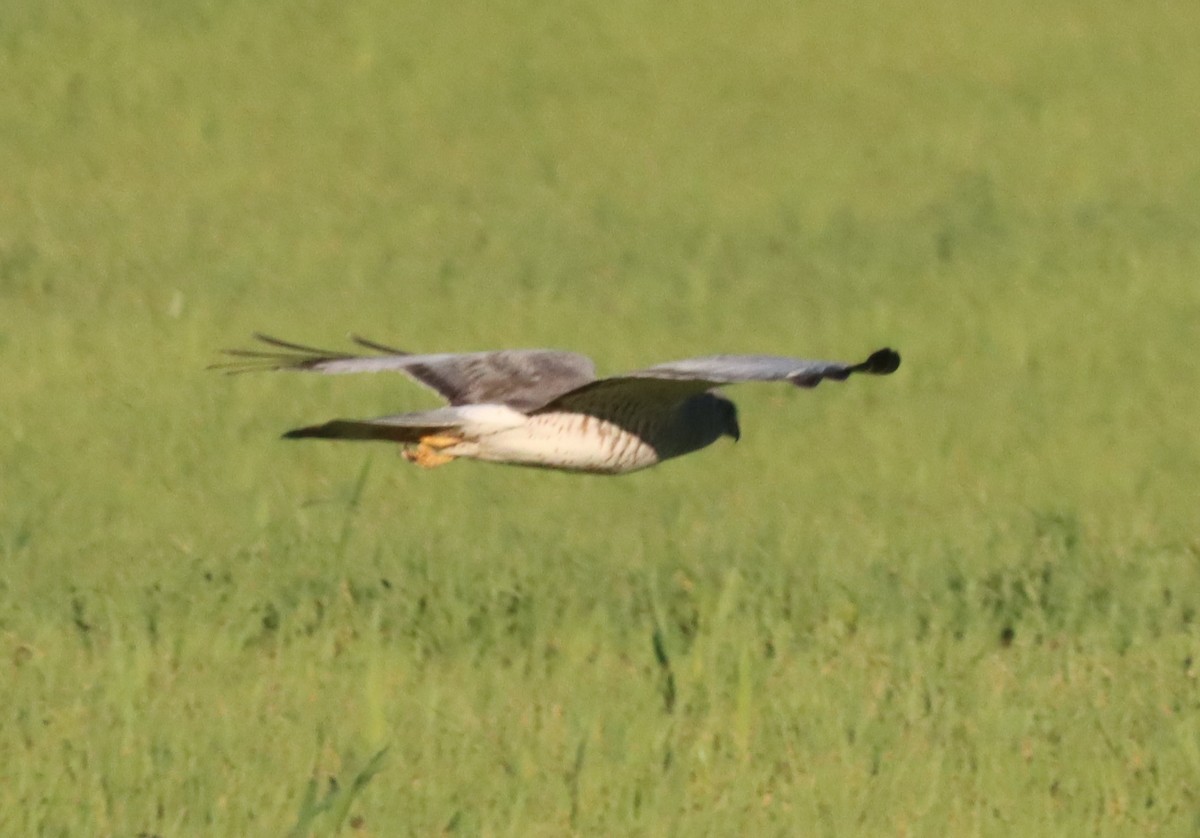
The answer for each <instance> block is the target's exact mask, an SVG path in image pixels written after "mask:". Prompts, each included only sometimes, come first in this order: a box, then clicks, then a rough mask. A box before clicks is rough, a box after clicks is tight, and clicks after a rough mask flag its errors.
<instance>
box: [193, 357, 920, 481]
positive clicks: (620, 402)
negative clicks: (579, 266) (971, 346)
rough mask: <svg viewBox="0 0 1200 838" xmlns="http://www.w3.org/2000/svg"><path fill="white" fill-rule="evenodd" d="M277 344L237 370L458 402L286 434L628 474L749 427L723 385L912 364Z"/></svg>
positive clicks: (805, 383) (438, 461)
mask: <svg viewBox="0 0 1200 838" xmlns="http://www.w3.org/2000/svg"><path fill="white" fill-rule="evenodd" d="M255 337H256V338H257V339H258V340H259V341H261V342H262V343H264V344H267V345H268V346H269V347H271V348H270V349H266V348H264V349H230V350H226V354H228V355H232V356H234V357H235V358H238V359H239V360H237V361H232V362H228V363H224V364H217V365H215V366H216V367H217V368H220V369H224V370H226V371H228V372H249V371H251V370H309V371H312V372H322V373H354V372H380V371H384V370H387V371H395V372H402V373H405V374H407V375H408V376H410V377H411V378H414V379H416V380H417V381H419V382H420V383H422V384H424V385H426V386H427V387H430V388H432V389H433V390H435V391H437V393H439V394H440V395H441V396H442V397H444V398H445V399H446V400H447V401H448V402H449V403H450V404H449V406H447V407H441V408H437V409H435V410H423V411H419V412H417V413H402V414H399V415H396V416H383V417H380V418H378V419H335V420H334V421H332V422H326V423H325V424H323V425H312V426H310V427H306V428H298V429H296V430H293V431H288V432H287V433H286V434H284V435H283V436H284V438H285V439H300V438H304V437H320V438H324V439H351V440H383V441H387V442H394V443H399V444H400V445H402V446H404V456H405V457H406V458H407V459H408V460H409V461H411V462H414V463H416V464H417V465H419V466H423V467H425V468H433V467H434V466H439V465H442V464H443V463H448V462H450V461H451V460H453V459H455V458H456V457H467V458H471V459H476V460H486V461H489V462H495V463H512V464H516V465H524V466H536V467H540V468H549V469H558V470H561V471H578V472H591V473H597V474H625V473H626V472H630V471H637V470H638V469H643V468H648V467H649V466H653V465H656V464H658V463H661V462H662V461H663V460H666V459H670V458H671V457H678V456H680V455H681V454H688V453H691V452H692V451H698V450H700V449H701V448H704V447H706V446H708V445H711V444H712V443H714V442H716V441H717V440H718V439H719V438H720V437H722V436H730V437H733V438H734V440H737V439H738V438H739V437H740V436H741V431H740V429H739V428H738V421H737V408H736V407H735V406H734V404H733V402H731V401H730V400H729V399H727V398H725V397H724V396H722V395H720V394H719V393H717V392H714V389H713V388H715V387H719V386H720V385H722V384H737V383H739V382H744V381H788V382H790V383H792V384H795V385H796V386H798V387H815V386H816V385H817V384H819V383H820V382H821V381H823V380H824V379H826V378H828V379H831V380H834V381H844V380H845V379H846V378H848V377H849V376H850V375H851V374H852V373H856V372H860V373H871V374H874V375H887V374H889V373H892V372H895V371H896V369H897V368H898V367H899V366H900V355H899V354H898V353H896V352H894V351H892V350H891V349H880V350H879V351H877V352H873V353H871V356H870V357H869V358H867V360H865V361H863V362H862V363H859V364H843V363H838V362H835V361H805V360H801V359H798V358H781V357H776V356H771V355H713V356H710V357H706V358H688V359H687V360H684V361H675V362H673V363H669V364H659V365H658V366H654V367H649V368H647V369H644V370H637V371H636V372H630V373H625V374H624V375H618V376H613V377H611V378H596V374H595V367H594V366H593V364H592V361H591V359H590V358H588V357H586V356H584V355H579V354H576V353H573V352H558V351H554V350H550V349H508V350H502V351H499V352H468V353H441V354H433V355H416V354H412V353H409V352H404V351H402V350H399V349H394V348H392V347H390V346H384V345H382V344H379V343H375V342H373V341H369V340H364V339H363V338H359V337H354V338H353V340H354V341H355V342H356V343H357V344H358V345H359V346H361V347H363V348H365V349H369V350H371V351H372V352H373V353H376V354H372V355H351V354H346V353H343V352H329V351H326V350H323V349H315V348H313V347H311V346H302V345H300V344H296V343H289V342H287V341H282V340H279V339H277V338H272V337H268V336H266V335H259V334H256V335H255Z"/></svg>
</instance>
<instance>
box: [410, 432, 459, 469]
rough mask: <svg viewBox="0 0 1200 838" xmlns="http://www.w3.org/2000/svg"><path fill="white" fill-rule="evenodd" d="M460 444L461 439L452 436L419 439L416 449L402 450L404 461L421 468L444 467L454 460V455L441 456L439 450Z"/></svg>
mask: <svg viewBox="0 0 1200 838" xmlns="http://www.w3.org/2000/svg"><path fill="white" fill-rule="evenodd" d="M460 442H462V440H461V439H459V438H458V437H453V436H426V437H421V442H420V443H419V444H418V445H417V447H416V448H405V449H404V452H403V453H404V459H406V460H408V461H409V462H410V463H415V464H416V465H418V466H420V467H421V468H437V467H438V466H444V465H445V464H446V463H448V462H450V461H451V460H453V459H454V455H453V454H443V453H442V452H441V449H443V448H449V447H450V446H451V445H457V444H458V443H460Z"/></svg>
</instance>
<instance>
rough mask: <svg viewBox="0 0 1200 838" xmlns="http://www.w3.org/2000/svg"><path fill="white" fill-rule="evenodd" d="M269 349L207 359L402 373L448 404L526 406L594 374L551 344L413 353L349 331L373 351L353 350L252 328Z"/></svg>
mask: <svg viewBox="0 0 1200 838" xmlns="http://www.w3.org/2000/svg"><path fill="white" fill-rule="evenodd" d="M254 337H255V339H257V340H258V341H260V342H261V343H264V344H267V345H268V346H270V347H273V348H272V349H226V350H224V354H226V355H228V356H230V357H232V358H235V359H237V360H234V361H229V362H225V363H220V364H213V365H212V366H211V367H210V368H212V369H220V370H224V371H225V372H227V373H234V374H236V373H243V372H255V371H261V370H304V371H309V372H320V373H327V374H348V373H360V372H402V373H405V374H406V375H408V376H409V377H411V378H413V379H415V380H416V381H419V382H420V383H421V384H424V385H425V386H427V387H429V388H431V389H433V390H434V391H436V392H437V393H438V394H440V395H441V396H442V397H443V398H445V399H446V400H447V401H448V402H449V403H450V404H451V405H452V406H458V405H469V404H503V405H507V406H509V407H512V408H515V409H517V410H532V409H534V408H537V407H540V406H541V405H544V404H545V403H546V402H548V401H551V400H553V399H555V398H557V397H558V396H560V395H562V394H563V393H566V392H568V391H570V390H573V389H575V388H577V387H581V386H583V385H585V384H587V383H588V382H591V381H594V380H595V377H596V373H595V367H594V365H593V364H592V361H591V359H590V358H588V357H587V356H585V355H580V354H577V353H574V352H561V351H558V350H553V349H506V350H501V351H498V352H465V353H434V354H413V353H409V352H405V351H404V350H401V349H396V348H395V347H390V346H386V345H384V344H381V343H376V342H375V341H370V340H367V339H365V338H361V337H358V336H354V338H353V340H354V341H355V343H357V344H359V345H360V346H363V347H364V348H367V349H371V350H373V351H375V352H377V353H380V354H377V355H365V356H364V355H354V354H351V353H347V352H337V351H331V350H326V349H319V348H317V347H312V346H305V345H304V344H299V343H292V342H291V341H285V340H280V339H279V338H274V337H271V336H269V335H263V334H258V333H256V334H255V335H254Z"/></svg>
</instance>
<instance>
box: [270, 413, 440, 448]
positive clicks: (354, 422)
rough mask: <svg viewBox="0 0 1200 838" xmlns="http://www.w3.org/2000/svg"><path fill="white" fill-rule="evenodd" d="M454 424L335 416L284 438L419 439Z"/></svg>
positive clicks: (398, 440)
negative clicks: (398, 421) (412, 423)
mask: <svg viewBox="0 0 1200 838" xmlns="http://www.w3.org/2000/svg"><path fill="white" fill-rule="evenodd" d="M454 430H456V428H455V427H454V426H453V425H395V424H391V423H388V422H386V421H383V420H377V419H334V420H333V421H332V422H326V423H325V424H323V425H309V426H308V427H306V428H296V429H295V430H291V431H288V432H287V433H285V434H284V435H283V438H284V439H347V440H358V441H364V440H365V441H377V442H399V443H416V442H420V441H421V440H422V439H423V438H424V437H427V436H437V435H447V434H449V433H452V432H453V431H454Z"/></svg>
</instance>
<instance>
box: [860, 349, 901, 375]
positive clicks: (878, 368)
mask: <svg viewBox="0 0 1200 838" xmlns="http://www.w3.org/2000/svg"><path fill="white" fill-rule="evenodd" d="M898 369H900V353H899V352H897V351H896V350H894V349H886V348H885V349H879V350H877V351H875V352H872V353H871V355H870V357H868V358H867V360H865V361H863V362H862V363H861V364H859V365H858V367H857V368H856V369H855V371H856V372H869V373H871V374H872V375H891V374H892V373H894V372H895V371H896V370H898Z"/></svg>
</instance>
